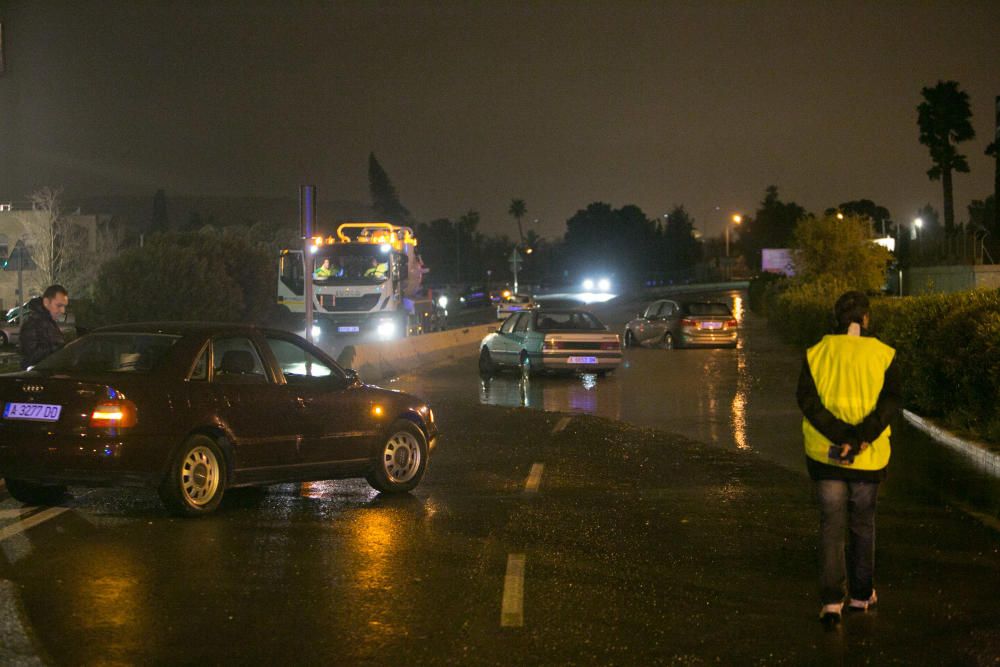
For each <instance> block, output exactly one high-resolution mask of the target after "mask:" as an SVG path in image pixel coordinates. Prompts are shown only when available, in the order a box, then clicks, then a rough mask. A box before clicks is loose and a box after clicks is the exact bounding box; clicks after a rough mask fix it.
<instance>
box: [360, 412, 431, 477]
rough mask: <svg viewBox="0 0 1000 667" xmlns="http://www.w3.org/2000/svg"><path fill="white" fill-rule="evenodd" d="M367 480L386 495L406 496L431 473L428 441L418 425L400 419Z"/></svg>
mask: <svg viewBox="0 0 1000 667" xmlns="http://www.w3.org/2000/svg"><path fill="white" fill-rule="evenodd" d="M388 434H389V435H388V436H387V437H386V438H385V439H384V440H383V441H382V444H381V446H380V447H379V449H378V452H377V454H376V458H375V467H374V468H373V469H372V471H371V472H370V473H368V475H367V477H366V479H367V480H368V483H369V484H371V485H372V487H374V488H375V489H377V490H378V491H381V492H382V493H406V492H407V491H409V490H411V489H413V488H414V487H415V486H416V485H417V484H419V483H420V480H421V479H422V478H423V476H424V470H426V469H427V438H425V437H424V434H423V431H421V430H420V429H419V428H418V427H417V425H416V424H414V423H413V422H411V421H408V420H406V419H399V420H397V421H396V422H394V423H393V424H392V426H391V427H390V428H389V431H388Z"/></svg>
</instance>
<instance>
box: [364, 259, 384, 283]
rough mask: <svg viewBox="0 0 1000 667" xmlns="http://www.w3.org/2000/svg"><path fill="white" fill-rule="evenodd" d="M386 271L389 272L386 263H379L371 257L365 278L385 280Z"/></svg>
mask: <svg viewBox="0 0 1000 667" xmlns="http://www.w3.org/2000/svg"><path fill="white" fill-rule="evenodd" d="M388 271H389V263H388V262H380V261H378V260H377V259H375V258H374V257H372V265H371V267H370V268H369V269H368V270H367V271H365V277H366V278H378V279H382V278H385V274H386V272H388Z"/></svg>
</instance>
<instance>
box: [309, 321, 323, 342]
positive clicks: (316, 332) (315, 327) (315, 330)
mask: <svg viewBox="0 0 1000 667" xmlns="http://www.w3.org/2000/svg"><path fill="white" fill-rule="evenodd" d="M321 333H323V330H322V329H320V328H319V325H318V324H314V325H313V328H312V337H313V340H316V339H317V338H319V335H320V334H321Z"/></svg>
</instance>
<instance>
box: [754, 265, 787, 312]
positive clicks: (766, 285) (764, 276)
mask: <svg viewBox="0 0 1000 667" xmlns="http://www.w3.org/2000/svg"><path fill="white" fill-rule="evenodd" d="M785 282H788V278H786V277H785V276H783V275H782V274H780V273H759V274H757V275H756V276H754V277H753V278H751V279H750V285H749V287H748V288H747V297H748V301H749V306H750V310H752V311H753V312H755V313H757V314H758V315H767V295H768V291H769V290H772V289H777V285H778V284H779V283H785Z"/></svg>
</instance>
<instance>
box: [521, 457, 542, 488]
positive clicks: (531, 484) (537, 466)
mask: <svg viewBox="0 0 1000 667" xmlns="http://www.w3.org/2000/svg"><path fill="white" fill-rule="evenodd" d="M544 470H545V464H544V463H532V464H531V472H529V473H528V481H527V482H525V483H524V491H525V493H537V492H538V487H539V486H541V484H542V472H543V471H544Z"/></svg>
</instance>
